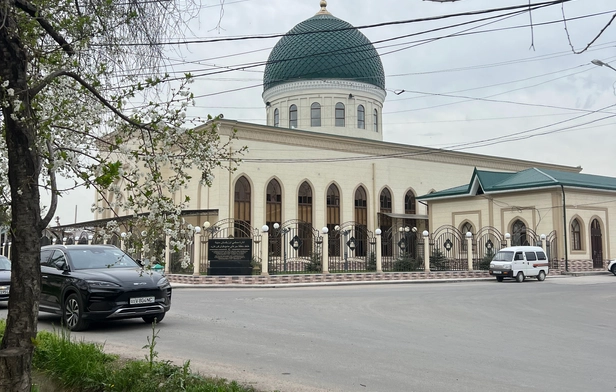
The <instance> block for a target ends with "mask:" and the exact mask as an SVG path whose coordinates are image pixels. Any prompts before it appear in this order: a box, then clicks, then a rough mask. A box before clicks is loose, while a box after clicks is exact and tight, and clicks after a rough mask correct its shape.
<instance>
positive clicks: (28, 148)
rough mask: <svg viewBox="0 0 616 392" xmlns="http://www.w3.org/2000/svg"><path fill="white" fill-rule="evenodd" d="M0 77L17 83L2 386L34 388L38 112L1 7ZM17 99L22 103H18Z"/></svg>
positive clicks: (9, 138)
mask: <svg viewBox="0 0 616 392" xmlns="http://www.w3.org/2000/svg"><path fill="white" fill-rule="evenodd" d="M0 4H1V3H0ZM0 20H2V21H3V23H4V25H3V26H2V28H0V78H1V81H0V83H2V82H6V81H8V82H9V85H8V87H7V88H10V89H13V91H14V96H13V97H10V96H9V95H10V94H9V93H6V89H3V90H4V92H5V94H3V95H4V97H0V99H1V100H2V101H4V102H3V103H8V107H7V106H6V105H3V107H2V114H3V117H4V130H5V137H6V146H7V150H8V158H9V169H8V177H9V184H10V187H11V237H12V238H11V242H12V252H11V255H12V257H11V258H12V278H11V291H10V297H9V304H8V316H7V320H6V330H5V334H4V337H3V339H2V343H1V345H0V392H4V391H10V392H14V391H15V392H17V391H24V392H29V391H30V384H31V366H32V354H33V344H32V340H33V339H34V338H35V337H36V331H37V316H38V305H39V296H40V290H41V286H40V265H39V262H40V249H41V243H40V238H41V231H42V229H43V228H42V227H41V211H40V204H39V203H40V195H39V188H38V187H39V184H38V181H39V173H40V163H41V158H40V155H39V154H40V151H39V148H38V146H37V142H36V136H37V134H36V129H37V128H36V117H35V116H34V115H33V112H32V106H31V102H30V97H29V96H28V74H27V64H28V61H27V60H28V59H27V53H26V50H25V49H24V45H23V43H22V42H21V41H20V39H19V35H18V30H17V24H16V19H15V14H14V13H13V10H12V8H11V7H10V6H9V5H6V3H4V5H3V6H2V7H1V9H0ZM15 99H19V100H20V101H21V102H22V103H21V105H20V107H18V108H15V107H14V103H13V102H14V100H15Z"/></svg>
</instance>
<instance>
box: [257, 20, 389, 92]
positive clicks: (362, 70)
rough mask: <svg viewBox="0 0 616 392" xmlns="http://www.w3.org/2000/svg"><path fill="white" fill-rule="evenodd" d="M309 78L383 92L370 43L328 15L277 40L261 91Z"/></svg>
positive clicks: (380, 66) (376, 56) (381, 76)
mask: <svg viewBox="0 0 616 392" xmlns="http://www.w3.org/2000/svg"><path fill="white" fill-rule="evenodd" d="M311 79H344V80H350V81H357V82H363V83H368V84H372V85H374V86H377V87H379V88H381V89H385V71H384V70H383V64H382V63H381V59H380V57H379V54H378V53H377V51H376V49H374V46H373V45H372V43H371V42H370V40H368V38H366V36H365V35H363V34H362V33H361V32H360V31H359V30H357V29H356V28H355V27H353V26H352V25H351V24H349V23H347V22H345V21H343V20H341V19H338V18H336V17H334V16H332V15H331V14H329V13H325V14H317V15H315V16H313V17H312V18H310V19H307V20H305V21H303V22H301V23H300V24H298V25H297V26H295V27H294V28H293V29H291V31H289V32H288V33H287V34H286V35H285V36H284V37H282V38H281V39H280V41H278V43H277V44H276V46H274V49H272V52H271V53H270V56H269V59H268V60H267V65H266V66H265V74H264V76H263V90H264V91H266V90H268V89H270V88H272V87H274V86H277V85H279V84H282V83H286V82H293V81H299V80H311Z"/></svg>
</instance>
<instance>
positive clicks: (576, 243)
mask: <svg viewBox="0 0 616 392" xmlns="http://www.w3.org/2000/svg"><path fill="white" fill-rule="evenodd" d="M571 249H572V250H582V232H581V230H580V221H579V220H577V219H574V220H573V222H571Z"/></svg>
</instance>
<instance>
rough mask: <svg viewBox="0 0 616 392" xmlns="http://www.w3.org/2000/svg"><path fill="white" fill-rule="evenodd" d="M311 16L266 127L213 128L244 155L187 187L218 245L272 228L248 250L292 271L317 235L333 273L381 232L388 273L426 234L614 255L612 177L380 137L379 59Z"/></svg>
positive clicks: (435, 239)
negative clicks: (209, 179) (263, 246)
mask: <svg viewBox="0 0 616 392" xmlns="http://www.w3.org/2000/svg"><path fill="white" fill-rule="evenodd" d="M315 2H316V0H315ZM315 5H316V4H315ZM315 8H316V7H315ZM317 10H318V12H317V13H316V14H315V15H314V16H312V17H310V18H308V19H306V20H305V21H303V22H301V23H299V24H297V25H296V26H295V27H294V28H293V29H291V30H290V31H289V32H288V33H287V34H286V35H285V36H283V37H282V38H281V39H280V40H279V41H278V43H277V44H276V45H275V47H274V48H273V50H272V51H271V53H270V55H269V59H268V62H267V66H266V68H265V73H264V76H263V94H262V97H263V103H264V108H265V113H264V114H265V116H266V118H267V121H266V125H260V124H252V123H246V122H239V121H234V120H233V119H228V118H224V119H220V120H216V121H217V122H218V126H219V133H220V136H221V137H222V138H227V140H229V139H228V138H230V137H231V136H232V135H233V134H234V135H235V137H236V138H235V139H233V140H232V145H233V148H234V149H236V150H237V149H240V148H242V147H247V153H245V154H244V156H243V158H242V162H241V163H239V165H237V167H236V170H235V171H233V172H229V171H226V170H224V169H217V171H216V172H215V173H214V176H215V177H214V180H213V185H212V186H211V187H206V186H203V185H200V184H199V183H198V181H195V182H194V183H193V184H191V185H190V186H189V187H188V188H187V189H185V190H183V191H182V192H183V194H182V197H183V196H185V195H188V196H190V200H191V201H190V203H191V205H190V208H189V209H187V210H186V211H184V215H185V219H186V221H187V222H189V223H191V224H193V225H194V226H200V227H203V228H204V229H206V232H207V235H208V236H210V237H212V238H213V237H216V236H225V237H235V238H242V237H251V238H253V237H254V238H257V236H260V234H261V233H263V232H268V233H269V243H268V244H267V248H268V249H267V251H266V252H262V251H255V253H256V254H259V255H261V254H263V255H265V256H263V257H268V258H270V264H269V270H270V272H272V270H278V271H280V270H282V268H284V271H290V270H291V269H292V267H291V266H292V265H293V263H292V261H293V260H299V259H301V258H303V259H304V260H305V261H306V260H307V262H309V261H310V258H311V257H312V255H313V254H314V252H315V249H317V248H316V247H317V246H318V245H319V244H322V237H323V236H324V235H325V234H327V236H328V245H327V247H326V248H325V250H327V252H326V253H327V254H328V255H329V261H330V270H334V269H335V270H343V269H346V270H349V265H350V263H354V262H358V263H361V262H363V263H364V264H363V265H364V267H363V268H366V265H369V264H370V262H371V257H373V255H374V254H375V250H374V244H375V243H376V241H374V238H375V236H376V235H379V236H380V237H381V238H380V239H379V243H380V249H379V251H378V252H376V253H378V254H379V255H380V257H382V258H383V264H382V268H383V270H386V267H385V260H386V259H387V258H390V259H391V260H395V259H396V258H399V257H400V255H404V254H405V253H404V252H408V251H409V250H413V252H415V253H414V254H417V252H421V251H420V250H418V249H417V247H418V246H420V244H421V243H422V234H423V235H425V234H426V233H428V234H427V236H426V239H429V244H430V246H435V247H439V246H442V247H443V250H442V252H444V253H447V252H449V251H452V247H453V248H454V249H453V251H455V252H457V254H459V253H460V252H462V251H466V250H467V248H465V246H466V245H465V244H466V242H465V241H466V238H467V235H469V233H470V236H469V238H470V237H472V238H473V241H475V242H472V244H473V245H472V247H473V251H477V252H479V253H478V255H477V259H481V258H482V256H483V255H484V254H486V252H487V254H488V255H489V254H490V252H491V251H494V250H495V249H498V248H499V247H500V246H503V245H505V244H529V243H531V244H535V243H539V241H542V243H543V246H546V245H548V246H551V256H552V258H553V259H558V260H562V259H567V260H569V259H570V261H571V262H573V261H574V260H578V261H579V262H580V263H586V264H584V265H585V266H586V267H587V268H600V267H601V268H603V263H604V262H605V261H606V260H607V259H609V257H610V254H611V257H615V255H614V253H611V252H616V251H612V249H616V236H615V235H610V232H613V231H614V230H616V228H613V227H610V225H614V222H616V203H615V202H614V200H615V199H616V179H613V178H607V177H599V176H590V175H586V174H581V173H580V171H581V169H580V168H579V167H570V166H563V165H554V164H548V163H542V162H532V161H525V160H517V159H510V158H503V157H497V156H488V155H480V154H471V153H465V152H457V151H447V150H441V149H434V148H426V147H421V146H415V145H407V144H398V143H391V142H386V141H384V140H383V139H384V138H383V134H384V132H386V130H385V129H383V106H384V104H385V99H386V96H387V93H386V90H385V84H386V80H385V72H384V69H383V64H382V63H381V59H380V58H379V54H378V53H377V51H376V49H375V48H374V46H373V45H372V43H371V42H370V41H369V40H368V39H367V38H366V36H364V35H363V34H362V33H361V32H360V31H359V30H358V29H356V28H354V27H353V26H352V25H351V24H349V23H348V22H346V21H343V20H341V19H339V18H337V17H335V16H334V15H332V14H331V13H330V12H329V11H328V10H327V2H326V1H321V2H320V10H319V9H317ZM234 132H235V133H234ZM194 177H195V178H200V176H199V175H198V174H196V175H195V176H194ZM563 205H564V206H566V207H565V208H563ZM110 218H112V216H111V214H110V213H109V212H104V213H97V215H96V219H97V220H105V219H110ZM206 232H204V234H206ZM417 240H418V241H417ZM447 240H448V241H447ZM425 244H426V245H427V244H428V242H426V243H425ZM325 250H324V249H321V250H319V252H325ZM465 257H466V256H465ZM452 258H454V259H455V257H452ZM274 259H275V260H277V261H276V262H275V263H278V262H280V263H282V262H284V267H282V266H276V265H275V263H274V261H272V260H274ZM358 260H359V261H358ZM464 260H465V259H464ZM593 261H595V263H594V265H593V266H592V267H588V263H592V262H593ZM335 263H340V264H335ZM295 264H297V262H296V263H295ZM334 265H337V267H336V268H333V266H334ZM465 265H466V264H465ZM392 268H393V267H392ZM450 268H453V267H451V266H450ZM355 269H361V268H360V267H356V268H355Z"/></svg>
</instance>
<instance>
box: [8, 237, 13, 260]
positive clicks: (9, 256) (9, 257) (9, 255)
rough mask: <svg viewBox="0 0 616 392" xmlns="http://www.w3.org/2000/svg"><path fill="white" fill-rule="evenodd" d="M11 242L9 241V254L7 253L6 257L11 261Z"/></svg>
mask: <svg viewBox="0 0 616 392" xmlns="http://www.w3.org/2000/svg"><path fill="white" fill-rule="evenodd" d="M12 244H13V243H12V242H11V241H9V252H8V256H6V257H7V258H8V259H9V260H11V249H12Z"/></svg>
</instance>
